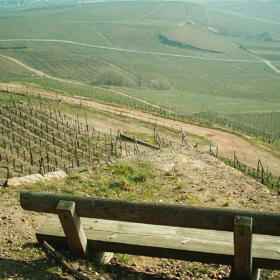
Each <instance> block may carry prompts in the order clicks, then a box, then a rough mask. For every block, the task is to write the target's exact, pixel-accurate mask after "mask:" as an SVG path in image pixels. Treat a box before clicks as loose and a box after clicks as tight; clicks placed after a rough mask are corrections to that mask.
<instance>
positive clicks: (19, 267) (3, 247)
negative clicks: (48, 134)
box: [0, 148, 280, 280]
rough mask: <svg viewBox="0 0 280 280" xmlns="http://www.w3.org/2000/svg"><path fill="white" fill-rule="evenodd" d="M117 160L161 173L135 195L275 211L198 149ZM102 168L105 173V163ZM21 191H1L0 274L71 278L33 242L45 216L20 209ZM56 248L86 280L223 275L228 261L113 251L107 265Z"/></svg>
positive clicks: (254, 187)
mask: <svg viewBox="0 0 280 280" xmlns="http://www.w3.org/2000/svg"><path fill="white" fill-rule="evenodd" d="M120 161H121V162H125V163H128V164H129V163H130V162H131V161H134V162H135V161H136V162H138V163H141V162H148V164H150V165H151V166H153V169H154V171H155V174H157V175H158V176H159V178H157V180H158V181H156V182H157V183H159V182H162V186H161V193H160V194H159V193H158V192H156V193H157V194H155V195H154V197H149V198H147V199H146V198H143V199H142V197H140V198H139V200H148V201H150V200H151V201H157V202H159V203H178V204H183V203H184V204H185V203H188V204H192V205H205V206H218V207H230V208H246V209H257V210H263V211H273V212H278V211H279V200H278V197H277V195H276V194H274V193H272V192H270V191H269V190H268V189H267V188H266V187H265V186H263V185H261V184H260V183H258V182H256V181H255V180H253V179H251V178H248V177H247V176H245V175H243V174H242V173H241V172H239V171H237V170H235V169H233V168H231V167H229V166H226V165H225V164H224V163H222V162H220V161H219V160H217V159H216V158H214V157H212V156H210V155H208V154H205V153H201V152H199V151H196V150H192V149H188V148H184V149H179V148H172V149H165V150H163V151H159V152H150V153H148V154H147V153H146V154H141V155H138V156H131V157H127V158H124V159H121V160H120ZM102 168H103V170H104V172H106V168H104V166H103V167H102ZM95 172H97V171H95ZM96 176H97V175H96V173H92V174H85V175H83V177H82V179H79V180H80V182H82V183H80V184H86V183H87V182H88V181H90V180H92V178H95V179H96V178H97V177H96ZM96 180H97V179H96ZM149 180H155V178H152V179H149ZM59 184H60V187H59V188H57V189H56V190H57V191H58V192H60V191H63V190H64V189H63V188H64V185H67V188H68V189H69V188H70V187H71V186H73V187H74V186H76V185H78V183H76V182H75V184H74V183H73V182H70V181H68V182H66V183H64V182H60V183H59ZM71 184H72V185H71ZM149 184H151V182H150V181H148V182H147V185H149ZM174 185H175V187H174ZM139 186H140V185H139ZM141 186H142V185H141ZM142 187H145V186H142ZM51 188H53V189H54V188H55V186H54V185H48V186H45V185H44V184H42V185H40V186H36V189H41V190H46V189H47V190H50V189H51ZM83 188H84V185H83ZM94 188H95V186H93V195H98V193H96V192H95V190H94ZM20 190H21V188H19V187H14V188H12V187H11V188H6V189H2V191H1V204H0V279H5V280H7V279H9V280H11V279H26V280H27V279H34V280H39V279H40V280H42V279H54V280H56V279H57V280H58V279H59V280H62V279H74V277H73V276H71V275H69V274H68V273H66V272H65V271H63V270H62V269H61V267H60V266H59V265H58V264H57V263H56V262H55V261H54V260H53V259H52V258H49V257H47V255H46V253H45V251H44V250H43V249H42V248H41V247H40V246H39V245H38V244H37V242H36V239H35V232H36V231H37V230H38V228H39V227H40V226H41V225H42V224H43V223H44V220H45V219H46V215H43V214H38V213H32V212H26V211H23V210H22V209H21V207H20V206H19V202H18V200H19V192H20ZM128 191H130V190H127V189H124V190H123V195H127V194H126V193H127V192H128ZM171 192H172V195H170V193H171ZM151 195H152V193H151ZM109 196H111V193H109ZM112 196H114V195H113V194H112ZM118 197H120V198H123V197H122V193H118ZM124 197H125V196H124ZM59 251H60V252H61V253H62V254H63V256H64V257H65V259H66V260H67V261H69V262H70V263H71V264H72V265H73V266H74V267H75V268H76V269H78V270H80V272H81V273H83V274H84V275H87V276H88V277H89V278H90V279H108V280H109V279H152V280H153V279H165V280H175V279H178V280H179V279H184V280H190V279H194V280H206V279H223V278H224V277H226V276H228V274H229V268H228V267H226V266H219V265H213V266H212V265H203V264H198V263H188V262H182V261H174V260H166V259H157V258H147V257H134V256H127V255H116V256H115V257H114V258H113V259H112V260H111V262H110V263H109V264H107V265H101V266H100V265H99V266H97V265H94V264H93V263H92V262H91V261H90V260H81V261H76V260H73V259H72V258H71V256H70V255H69V254H68V253H67V252H65V251H61V250H59ZM262 279H263V280H264V279H273V280H276V279H280V274H277V272H275V271H263V272H262Z"/></svg>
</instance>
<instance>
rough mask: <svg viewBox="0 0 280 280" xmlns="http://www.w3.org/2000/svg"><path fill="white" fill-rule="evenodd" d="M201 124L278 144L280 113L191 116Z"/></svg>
mask: <svg viewBox="0 0 280 280" xmlns="http://www.w3.org/2000/svg"><path fill="white" fill-rule="evenodd" d="M193 117H194V118H197V119H198V120H200V121H201V122H203V121H204V122H206V123H208V124H213V123H214V124H218V125H220V126H222V127H225V128H229V129H232V130H235V131H239V132H241V133H244V134H246V135H249V136H252V137H255V138H257V139H260V140H262V141H264V142H268V143H278V144H279V143H280V126H279V123H280V112H250V113H235V114H221V113H212V112H203V113H198V114H194V115H193Z"/></svg>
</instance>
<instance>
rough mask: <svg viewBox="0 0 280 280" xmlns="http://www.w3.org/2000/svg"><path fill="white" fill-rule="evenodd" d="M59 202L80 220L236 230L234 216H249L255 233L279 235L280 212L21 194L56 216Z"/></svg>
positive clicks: (29, 205) (28, 205) (27, 203)
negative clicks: (69, 205) (72, 207)
mask: <svg viewBox="0 0 280 280" xmlns="http://www.w3.org/2000/svg"><path fill="white" fill-rule="evenodd" d="M60 200H68V201H74V202H75V203H76V208H77V213H78V215H79V216H81V217H89V218H99V219H108V220H117V221H127V222H135V223H145V224H157V225H166V226H177V227H190V228H201V229H214V230H224V231H233V227H234V217H235V216H246V217H252V218H253V219H254V225H253V232H254V233H257V234H267V235H275V236H280V214H279V213H265V212H256V211H243V210H232V209H224V208H207V207H194V206H180V205H168V204H149V203H141V202H128V201H120V200H109V199H98V198H88V197H76V196H68V195H58V194H46V193H39V192H26V191H22V192H21V197H20V202H21V206H22V207H23V209H25V210H31V211H37V212H45V213H53V214H57V210H56V205H57V204H58V202H59V201H60ZM147 213H148V215H147Z"/></svg>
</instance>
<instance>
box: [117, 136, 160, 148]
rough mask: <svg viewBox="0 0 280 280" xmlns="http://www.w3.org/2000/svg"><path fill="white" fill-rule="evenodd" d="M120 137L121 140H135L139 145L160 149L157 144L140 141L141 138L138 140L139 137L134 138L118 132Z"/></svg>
mask: <svg viewBox="0 0 280 280" xmlns="http://www.w3.org/2000/svg"><path fill="white" fill-rule="evenodd" d="M120 137H121V139H122V140H126V141H130V142H137V143H138V144H140V145H143V146H146V147H149V148H152V149H155V150H159V149H160V147H159V146H155V145H153V144H150V143H147V142H145V141H142V140H139V139H136V138H133V137H130V136H127V135H124V134H120Z"/></svg>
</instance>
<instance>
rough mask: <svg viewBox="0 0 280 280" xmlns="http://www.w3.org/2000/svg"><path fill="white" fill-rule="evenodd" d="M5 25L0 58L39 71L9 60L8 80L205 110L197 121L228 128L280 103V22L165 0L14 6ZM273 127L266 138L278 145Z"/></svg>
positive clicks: (0, 18)
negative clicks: (230, 116)
mask: <svg viewBox="0 0 280 280" xmlns="http://www.w3.org/2000/svg"><path fill="white" fill-rule="evenodd" d="M235 4H236V5H237V3H235ZM256 9H257V8H256ZM0 23H1V27H2V28H1V31H0V55H4V56H6V57H8V58H10V62H9V63H11V62H12V61H13V62H15V61H17V63H18V66H23V65H24V68H25V70H28V69H29V70H30V69H32V70H31V72H33V74H32V75H30V76H29V75H28V76H25V75H23V76H19V75H18V74H17V73H15V72H13V70H12V68H13V67H15V66H10V65H6V66H5V69H3V71H1V72H0V80H2V81H18V80H20V81H24V82H26V83H32V84H37V85H41V86H43V87H45V88H50V89H56V90H58V91H63V92H65V93H66V94H70V95H72V94H74V95H77V92H78V93H79V94H78V95H80V96H84V97H90V98H94V99H98V100H100V101H102V102H103V101H105V102H106V101H108V100H109V99H110V102H113V103H116V104H120V103H121V104H123V105H125V106H127V105H128V104H129V103H131V102H130V101H132V100H134V101H136V100H137V99H141V100H143V102H148V103H153V104H154V105H155V106H161V107H165V108H168V110H170V111H173V112H174V113H176V114H179V115H182V114H183V115H185V114H187V115H189V114H190V113H197V112H201V113H203V114H201V115H194V116H193V118H197V119H196V120H195V122H196V123H197V122H201V123H208V122H210V123H211V124H212V125H215V124H216V125H222V126H224V122H222V121H220V119H221V118H223V114H227V113H238V114H239V113H249V112H256V114H258V113H261V112H268V111H269V112H278V111H279V109H280V108H279V84H280V83H279V79H280V76H279V69H278V68H279V63H278V61H279V57H280V53H279V46H278V44H279V43H278V42H277V40H276V39H277V36H278V35H279V28H278V26H277V25H276V24H273V23H269V22H263V23H262V24H261V25H260V24H259V22H258V21H256V20H254V19H251V18H244V17H240V16H238V15H234V14H226V13H223V12H220V11H214V10H209V9H207V8H205V7H202V6H200V5H197V4H191V3H184V2H157V1H149V2H148V1H144V2H141V1H137V2H126V1H125V2H112V3H91V4H89V3H88V4H78V5H64V6H53V7H37V8H28V9H24V10H18V9H15V10H9V11H7V12H6V13H4V14H1V15H0ZM236 23H238V24H236ZM18 66H17V67H18ZM277 67H278V68H277ZM25 70H24V71H25ZM36 73H37V74H36ZM34 74H35V76H34ZM100 87H102V88H106V89H100ZM116 87H117V88H116ZM105 92H106V95H105V94H104V93H105ZM120 96H121V97H120ZM125 96H127V98H125ZM105 99H106V100H105ZM143 102H142V104H144V103H143ZM137 103H138V101H137ZM140 103H141V102H140ZM137 106H138V105H137ZM139 106H141V105H139ZM208 112H211V114H212V113H218V114H222V116H221V117H219V118H214V117H212V115H211V114H208ZM201 116H203V118H202V117H201ZM272 116H274V115H273V114H272ZM237 117H238V116H234V118H237ZM264 117H266V116H264ZM272 121H273V122H274V121H275V119H273V120H272ZM227 126H228V127H230V128H231V129H236V126H234V125H231V124H230V123H229V124H227V125H226V126H225V127H227ZM248 126H250V127H254V121H252V122H250V123H246V124H244V125H241V126H240V128H238V131H239V132H241V133H247V130H248V129H247V127H248ZM262 126H263V127H265V124H262ZM250 130H251V129H250ZM271 130H272V128H269V129H268V131H265V132H264V133H262V132H260V134H264V135H258V136H261V137H263V138H264V141H266V142H269V143H270V142H271V140H270V139H271V138H272V137H270V136H269V137H267V136H266V135H267V133H268V134H269V133H270V132H269V131H271ZM249 135H252V133H251V132H250V133H249ZM274 138H275V139H278V136H274V135H273V138H272V139H274ZM273 141H274V140H273ZM277 141H278V140H276V142H277Z"/></svg>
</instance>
